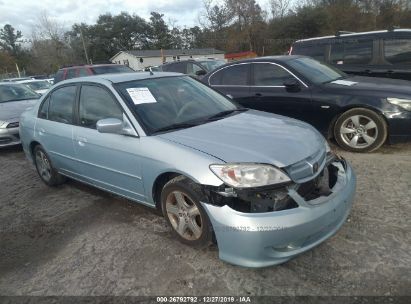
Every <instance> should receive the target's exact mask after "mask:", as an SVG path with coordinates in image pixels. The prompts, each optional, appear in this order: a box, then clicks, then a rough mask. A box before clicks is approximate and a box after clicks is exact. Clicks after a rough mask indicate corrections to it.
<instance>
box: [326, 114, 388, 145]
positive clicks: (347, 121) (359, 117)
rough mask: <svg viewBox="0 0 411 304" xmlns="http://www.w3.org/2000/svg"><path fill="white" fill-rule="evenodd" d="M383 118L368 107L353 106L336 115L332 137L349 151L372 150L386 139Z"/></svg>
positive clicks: (385, 127) (385, 125)
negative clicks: (353, 107)
mask: <svg viewBox="0 0 411 304" xmlns="http://www.w3.org/2000/svg"><path fill="white" fill-rule="evenodd" d="M387 133H388V131H387V123H386V122H385V120H384V118H383V117H382V116H381V115H380V114H378V113H376V112H374V111H372V110H369V109H364V108H355V109H351V110H348V111H347V112H345V113H343V114H342V115H341V116H340V117H338V119H337V121H336V123H335V126H334V137H335V140H336V141H337V143H338V144H339V145H340V147H341V148H343V149H345V150H348V151H351V152H372V151H375V150H377V149H378V148H380V147H381V146H382V145H383V144H384V142H385V140H386V139H387Z"/></svg>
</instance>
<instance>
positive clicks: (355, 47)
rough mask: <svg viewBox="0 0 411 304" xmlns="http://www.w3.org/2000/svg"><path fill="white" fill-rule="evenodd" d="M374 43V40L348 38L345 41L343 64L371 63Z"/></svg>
mask: <svg viewBox="0 0 411 304" xmlns="http://www.w3.org/2000/svg"><path fill="white" fill-rule="evenodd" d="M372 45H373V41H372V40H354V39H350V40H347V41H346V42H344V59H343V64H369V63H370V62H371V60H372Z"/></svg>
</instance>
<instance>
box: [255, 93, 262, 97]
mask: <svg viewBox="0 0 411 304" xmlns="http://www.w3.org/2000/svg"><path fill="white" fill-rule="evenodd" d="M255 96H257V97H262V96H263V94H261V93H255Z"/></svg>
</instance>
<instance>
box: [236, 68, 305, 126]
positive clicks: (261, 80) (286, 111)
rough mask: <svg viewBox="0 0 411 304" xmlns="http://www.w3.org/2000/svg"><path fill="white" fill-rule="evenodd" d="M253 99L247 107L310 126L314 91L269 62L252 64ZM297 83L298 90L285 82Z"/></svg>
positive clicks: (248, 102)
mask: <svg viewBox="0 0 411 304" xmlns="http://www.w3.org/2000/svg"><path fill="white" fill-rule="evenodd" d="M251 75H252V77H251V86H250V96H251V98H249V99H248V100H247V101H246V102H244V103H243V105H244V106H245V107H248V108H252V109H256V110H260V111H266V112H271V113H275V114H280V115H284V116H289V117H293V118H296V119H300V120H304V121H307V122H310V117H311V115H312V111H313V108H312V107H313V105H312V102H311V90H310V88H308V87H307V86H305V84H304V83H302V82H301V81H300V80H298V79H297V78H296V77H295V76H294V75H292V74H291V73H290V72H289V71H287V70H286V69H285V68H283V67H282V66H280V65H278V64H275V63H269V62H255V63H253V64H252V73H251ZM287 80H294V81H295V83H296V84H298V87H297V88H293V89H290V88H287V87H286V86H285V85H284V82H285V81H287Z"/></svg>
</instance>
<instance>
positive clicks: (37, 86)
mask: <svg viewBox="0 0 411 304" xmlns="http://www.w3.org/2000/svg"><path fill="white" fill-rule="evenodd" d="M25 85H26V86H28V87H29V88H30V89H32V90H34V91H36V90H47V89H49V88H50V87H51V83H50V82H48V81H33V82H27V83H25Z"/></svg>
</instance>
